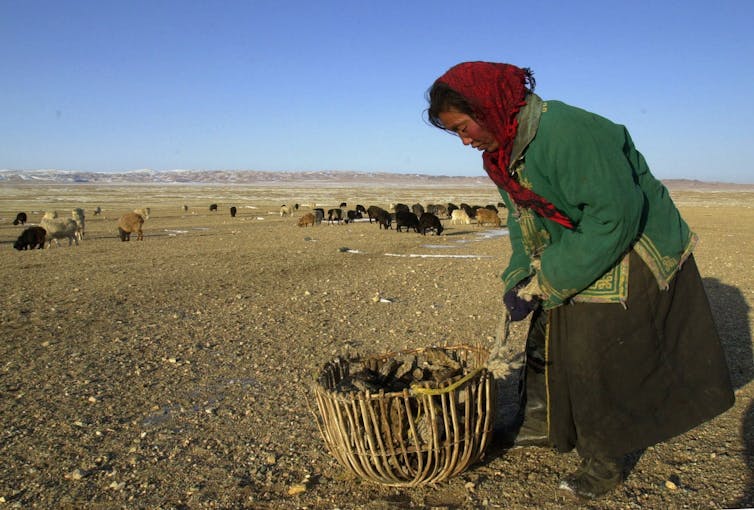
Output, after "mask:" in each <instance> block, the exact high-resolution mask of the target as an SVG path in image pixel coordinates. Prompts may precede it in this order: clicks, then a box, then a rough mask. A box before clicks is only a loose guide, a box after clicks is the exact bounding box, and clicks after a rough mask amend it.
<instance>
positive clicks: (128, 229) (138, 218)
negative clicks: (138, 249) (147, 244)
mask: <svg viewBox="0 0 754 510" xmlns="http://www.w3.org/2000/svg"><path fill="white" fill-rule="evenodd" d="M142 225H144V217H143V216H142V215H141V214H136V213H135V212H128V213H126V214H124V215H123V216H121V217H120V219H119V220H118V233H119V234H120V240H121V241H130V240H131V234H133V233H134V232H136V240H137V241H143V240H144V234H143V233H142V231H141V227H142Z"/></svg>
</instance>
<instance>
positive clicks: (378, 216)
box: [369, 207, 393, 230]
mask: <svg viewBox="0 0 754 510" xmlns="http://www.w3.org/2000/svg"><path fill="white" fill-rule="evenodd" d="M369 209H371V207H370V208H369ZM374 214H375V217H374V218H375V220H377V223H378V224H379V225H380V230H382V229H383V228H384V229H385V230H387V229H392V228H393V227H391V226H390V224H391V223H392V222H393V218H392V216H391V215H390V213H389V212H387V211H386V210H385V209H379V210H378V211H376V212H375V213H374Z"/></svg>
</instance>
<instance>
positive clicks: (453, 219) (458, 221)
mask: <svg viewBox="0 0 754 510" xmlns="http://www.w3.org/2000/svg"><path fill="white" fill-rule="evenodd" d="M450 223H451V224H453V225H469V224H470V223H471V218H469V214H468V213H467V212H466V211H464V210H463V209H453V212H452V213H450Z"/></svg>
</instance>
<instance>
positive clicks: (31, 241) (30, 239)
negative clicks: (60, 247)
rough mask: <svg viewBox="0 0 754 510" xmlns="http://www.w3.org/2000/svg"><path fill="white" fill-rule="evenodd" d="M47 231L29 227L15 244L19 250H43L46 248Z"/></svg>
mask: <svg viewBox="0 0 754 510" xmlns="http://www.w3.org/2000/svg"><path fill="white" fill-rule="evenodd" d="M46 237H47V231H46V230H45V229H43V228H42V227H29V228H27V229H26V230H24V231H23V232H21V235H20V236H18V240H16V242H15V243H14V244H13V247H14V248H15V249H17V250H33V249H34V248H38V249H40V250H41V249H42V248H44V246H45V239H46Z"/></svg>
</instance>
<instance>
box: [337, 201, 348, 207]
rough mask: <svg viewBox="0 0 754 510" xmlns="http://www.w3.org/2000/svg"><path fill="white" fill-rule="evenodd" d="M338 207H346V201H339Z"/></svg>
mask: <svg viewBox="0 0 754 510" xmlns="http://www.w3.org/2000/svg"><path fill="white" fill-rule="evenodd" d="M339 207H348V204H347V203H346V202H341V203H340V206H339Z"/></svg>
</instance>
